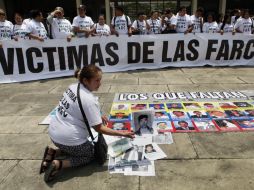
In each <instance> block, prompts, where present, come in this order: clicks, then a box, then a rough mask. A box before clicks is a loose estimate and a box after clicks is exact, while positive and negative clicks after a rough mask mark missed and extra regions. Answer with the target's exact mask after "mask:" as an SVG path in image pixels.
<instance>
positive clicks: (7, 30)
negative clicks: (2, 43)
mask: <svg viewBox="0 0 254 190" xmlns="http://www.w3.org/2000/svg"><path fill="white" fill-rule="evenodd" d="M12 32H13V24H12V23H11V22H10V21H8V20H5V21H4V22H0V40H10V39H11V37H12Z"/></svg>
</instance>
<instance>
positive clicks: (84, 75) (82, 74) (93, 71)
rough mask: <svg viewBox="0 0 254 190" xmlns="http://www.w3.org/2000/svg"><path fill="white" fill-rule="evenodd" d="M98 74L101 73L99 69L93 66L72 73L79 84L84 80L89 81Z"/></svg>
mask: <svg viewBox="0 0 254 190" xmlns="http://www.w3.org/2000/svg"><path fill="white" fill-rule="evenodd" d="M99 72H102V71H101V69H100V68H99V67H97V66H95V65H87V66H84V67H83V68H82V69H77V70H76V71H75V73H74V76H75V78H77V79H79V82H80V83H83V80H84V79H87V80H90V79H92V78H94V77H96V75H97V74H98V73H99Z"/></svg>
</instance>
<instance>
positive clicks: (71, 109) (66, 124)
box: [49, 83, 102, 146]
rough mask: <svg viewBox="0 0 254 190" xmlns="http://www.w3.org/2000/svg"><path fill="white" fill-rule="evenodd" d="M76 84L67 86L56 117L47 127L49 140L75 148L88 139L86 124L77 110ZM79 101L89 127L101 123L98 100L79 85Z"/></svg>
mask: <svg viewBox="0 0 254 190" xmlns="http://www.w3.org/2000/svg"><path fill="white" fill-rule="evenodd" d="M77 86H78V83H76V84H72V85H70V86H69V88H68V90H66V92H64V94H63V97H62V99H61V100H60V102H59V105H58V109H57V112H56V116H55V117H54V118H52V120H51V122H50V125H49V136H50V138H51V139H52V140H53V141H54V142H56V143H59V144H63V145H67V146H76V145H80V144H83V143H85V142H86V141H87V139H88V137H89V132H88V130H87V127H86V124H85V122H84V119H83V116H82V113H81V111H80V109H79V104H78V99H77ZM80 99H81V102H82V106H83V109H84V112H85V115H86V117H87V120H88V123H89V125H90V126H91V127H92V126H95V125H99V124H101V123H102V119H101V113H100V105H99V102H98V98H97V97H95V96H94V95H93V94H92V92H90V91H89V90H87V89H86V88H85V87H84V86H83V85H82V84H81V85H80Z"/></svg>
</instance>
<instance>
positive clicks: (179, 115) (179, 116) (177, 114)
mask: <svg viewBox="0 0 254 190" xmlns="http://www.w3.org/2000/svg"><path fill="white" fill-rule="evenodd" d="M169 114H170V117H171V119H172V120H183V119H189V116H188V114H187V113H186V112H184V111H180V110H179V111H178V110H175V111H171V112H169Z"/></svg>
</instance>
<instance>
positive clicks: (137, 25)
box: [132, 20, 148, 35]
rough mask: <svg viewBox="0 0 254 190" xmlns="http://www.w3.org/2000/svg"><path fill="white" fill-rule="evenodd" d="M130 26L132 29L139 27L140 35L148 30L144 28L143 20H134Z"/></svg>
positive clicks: (144, 22)
mask: <svg viewBox="0 0 254 190" xmlns="http://www.w3.org/2000/svg"><path fill="white" fill-rule="evenodd" d="M132 27H133V28H134V29H139V34H141V35H144V34H147V33H148V31H147V29H146V21H144V20H143V21H142V22H141V21H139V20H135V21H134V22H133V24H132Z"/></svg>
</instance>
